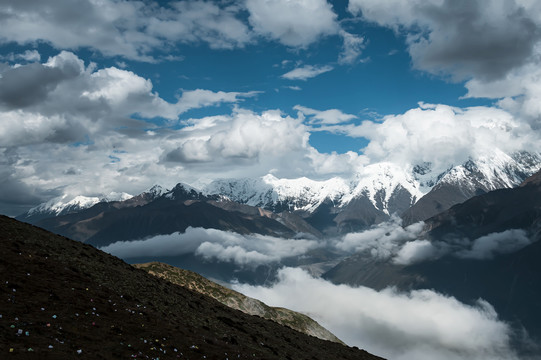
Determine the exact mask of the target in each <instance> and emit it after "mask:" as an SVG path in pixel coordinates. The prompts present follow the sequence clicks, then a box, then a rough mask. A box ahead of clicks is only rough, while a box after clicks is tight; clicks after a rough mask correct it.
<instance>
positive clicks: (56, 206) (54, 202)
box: [18, 192, 133, 220]
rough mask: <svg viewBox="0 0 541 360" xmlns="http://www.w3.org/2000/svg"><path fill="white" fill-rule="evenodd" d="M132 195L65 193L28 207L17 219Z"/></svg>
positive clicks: (62, 212)
mask: <svg viewBox="0 0 541 360" xmlns="http://www.w3.org/2000/svg"><path fill="white" fill-rule="evenodd" d="M132 197H133V196H132V195H130V194H128V193H125V192H121V193H118V192H111V193H110V194H108V195H104V196H101V197H97V196H83V195H78V196H75V197H70V196H69V195H67V194H64V195H62V196H59V197H56V198H54V199H51V200H49V201H47V202H45V203H43V204H40V205H38V206H36V207H33V208H32V209H30V210H29V211H28V212H27V213H25V214H23V215H21V216H19V217H18V218H19V219H22V220H27V219H37V218H45V217H52V216H61V215H67V214H71V213H74V212H78V211H81V210H84V209H88V208H90V207H92V206H94V205H96V204H98V203H100V202H112V201H125V200H128V199H131V198H132Z"/></svg>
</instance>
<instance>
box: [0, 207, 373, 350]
mask: <svg viewBox="0 0 541 360" xmlns="http://www.w3.org/2000/svg"><path fill="white" fill-rule="evenodd" d="M0 314H1V315H2V316H1V317H0V358H2V359H9V358H14V359H15V358H17V359H26V358H39V359H71V358H87V359H119V358H122V359H126V358H131V357H135V356H137V358H150V359H156V358H158V357H159V358H160V359H170V358H183V359H202V358H207V359H225V358H230V359H231V358H235V359H236V358H241V359H247V358H250V359H252V358H254V359H377V357H375V356H373V355H370V354H368V353H367V352H365V351H362V350H359V349H356V348H349V347H346V346H343V345H340V344H336V343H332V342H328V341H323V340H319V339H317V338H314V337H311V336H307V335H304V334H301V333H298V332H296V331H294V330H291V329H289V328H286V327H283V326H280V325H278V324H275V323H273V322H271V321H267V320H264V319H261V318H258V317H255V316H250V315H246V314H244V313H242V312H240V311H235V310H232V309H229V308H228V307H226V306H224V305H222V304H220V303H219V302H217V301H215V300H213V299H211V298H209V297H207V296H204V295H201V294H198V293H194V292H192V291H190V290H188V289H185V288H182V287H180V286H177V285H174V284H171V283H169V282H168V281H166V280H162V279H159V278H156V277H154V276H152V275H150V274H147V273H146V272H145V271H143V270H139V269H136V268H134V267H132V266H130V265H128V264H126V263H124V262H123V261H121V260H119V259H118V258H116V257H113V256H110V255H107V254H105V253H103V252H101V251H99V250H97V249H95V248H93V247H91V246H89V245H85V244H82V243H79V242H76V241H72V240H69V239H66V238H63V237H60V236H57V235H53V234H51V233H49V232H47V231H44V230H42V229H39V228H36V227H33V226H31V225H28V224H24V223H20V222H18V221H16V220H13V219H10V218H7V217H3V216H2V217H0ZM79 351H80V354H78V352H79Z"/></svg>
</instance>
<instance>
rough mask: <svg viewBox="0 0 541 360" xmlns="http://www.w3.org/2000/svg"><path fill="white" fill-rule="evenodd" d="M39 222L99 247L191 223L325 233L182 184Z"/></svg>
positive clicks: (277, 232) (238, 229)
mask: <svg viewBox="0 0 541 360" xmlns="http://www.w3.org/2000/svg"><path fill="white" fill-rule="evenodd" d="M35 225H38V226H40V227H43V228H45V229H47V230H50V231H53V232H55V233H57V234H61V235H64V236H67V237H70V238H73V239H75V240H79V241H82V242H86V243H89V244H92V245H95V246H97V247H101V246H105V245H108V244H110V243H113V242H116V241H127V240H136V239H143V238H146V237H151V236H155V235H161V234H172V233H174V232H184V231H185V230H186V229H187V228H188V227H201V228H212V229H218V230H225V231H233V232H237V233H240V234H253V233H255V234H263V235H272V236H277V237H280V236H282V237H294V236H295V234H297V233H298V232H304V233H309V234H312V235H313V236H316V237H317V236H320V235H321V234H320V233H319V232H318V231H317V230H316V229H315V228H313V227H312V226H310V225H309V224H308V223H306V222H305V221H304V220H302V219H301V218H300V217H297V216H295V215H292V214H290V215H288V216H287V217H283V218H282V217H281V216H280V215H277V214H274V213H271V212H269V211H265V210H262V209H259V208H256V207H252V206H248V205H241V204H237V203H234V202H231V201H228V200H221V199H219V198H218V197H207V196H204V195H202V194H201V193H198V192H196V191H195V190H193V189H186V188H184V187H183V186H182V185H178V186H177V187H176V188H174V189H173V190H172V191H171V192H169V193H168V196H161V197H158V198H155V199H152V200H151V201H134V200H132V199H130V200H126V201H123V202H109V203H107V202H103V203H99V204H96V205H94V206H93V207H91V208H89V209H85V210H83V211H80V212H76V213H72V214H68V215H64V216H57V217H51V218H47V219H41V220H38V221H37V222H36V223H35Z"/></svg>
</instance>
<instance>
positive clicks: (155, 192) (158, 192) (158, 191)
mask: <svg viewBox="0 0 541 360" xmlns="http://www.w3.org/2000/svg"><path fill="white" fill-rule="evenodd" d="M166 192H168V190H167V189H165V188H163V187H162V186H160V185H154V186H152V187H151V188H150V189H148V190H147V191H145V192H144V194H149V195H150V196H151V197H152V198H153V199H156V198H158V197H160V196H162V195H163V194H165V193H166Z"/></svg>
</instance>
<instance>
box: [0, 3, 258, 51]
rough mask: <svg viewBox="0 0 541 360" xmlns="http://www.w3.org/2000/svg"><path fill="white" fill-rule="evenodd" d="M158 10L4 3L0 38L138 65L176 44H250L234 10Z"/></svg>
mask: <svg viewBox="0 0 541 360" xmlns="http://www.w3.org/2000/svg"><path fill="white" fill-rule="evenodd" d="M157 5H158V4H157V3H154V2H152V3H148V2H146V3H143V2H139V1H112V0H102V1H91V0H80V1H71V0H58V1H55V2H53V3H45V2H43V1H40V0H31V1H25V2H21V1H8V4H4V5H3V6H2V7H1V8H0V15H1V17H2V19H3V26H2V29H1V30H0V38H1V39H2V41H3V42H9V41H14V42H17V43H19V44H27V43H30V42H34V41H39V40H41V41H45V42H48V43H50V44H51V45H52V46H54V47H56V48H59V49H79V48H83V47H90V48H92V49H96V50H98V51H100V52H101V53H102V54H104V55H106V56H117V55H119V56H123V57H125V58H128V59H135V60H142V61H156V58H155V54H152V53H153V51H155V50H158V51H161V50H162V49H164V48H168V49H169V50H170V49H171V48H172V47H173V48H174V45H175V44H176V43H179V42H180V43H201V42H203V43H207V44H208V45H209V46H210V47H212V48H234V47H242V46H244V45H245V44H246V43H249V42H250V41H251V34H250V31H249V29H248V27H247V26H246V25H245V24H244V23H243V22H242V21H240V20H238V19H237V18H236V16H237V13H238V11H239V9H238V8H236V7H231V6H230V7H220V6H219V5H217V4H216V3H213V2H208V1H200V0H194V1H179V2H171V3H170V4H169V5H168V6H161V7H160V6H157ZM74 19H76V20H74ZM158 58H159V55H158Z"/></svg>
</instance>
